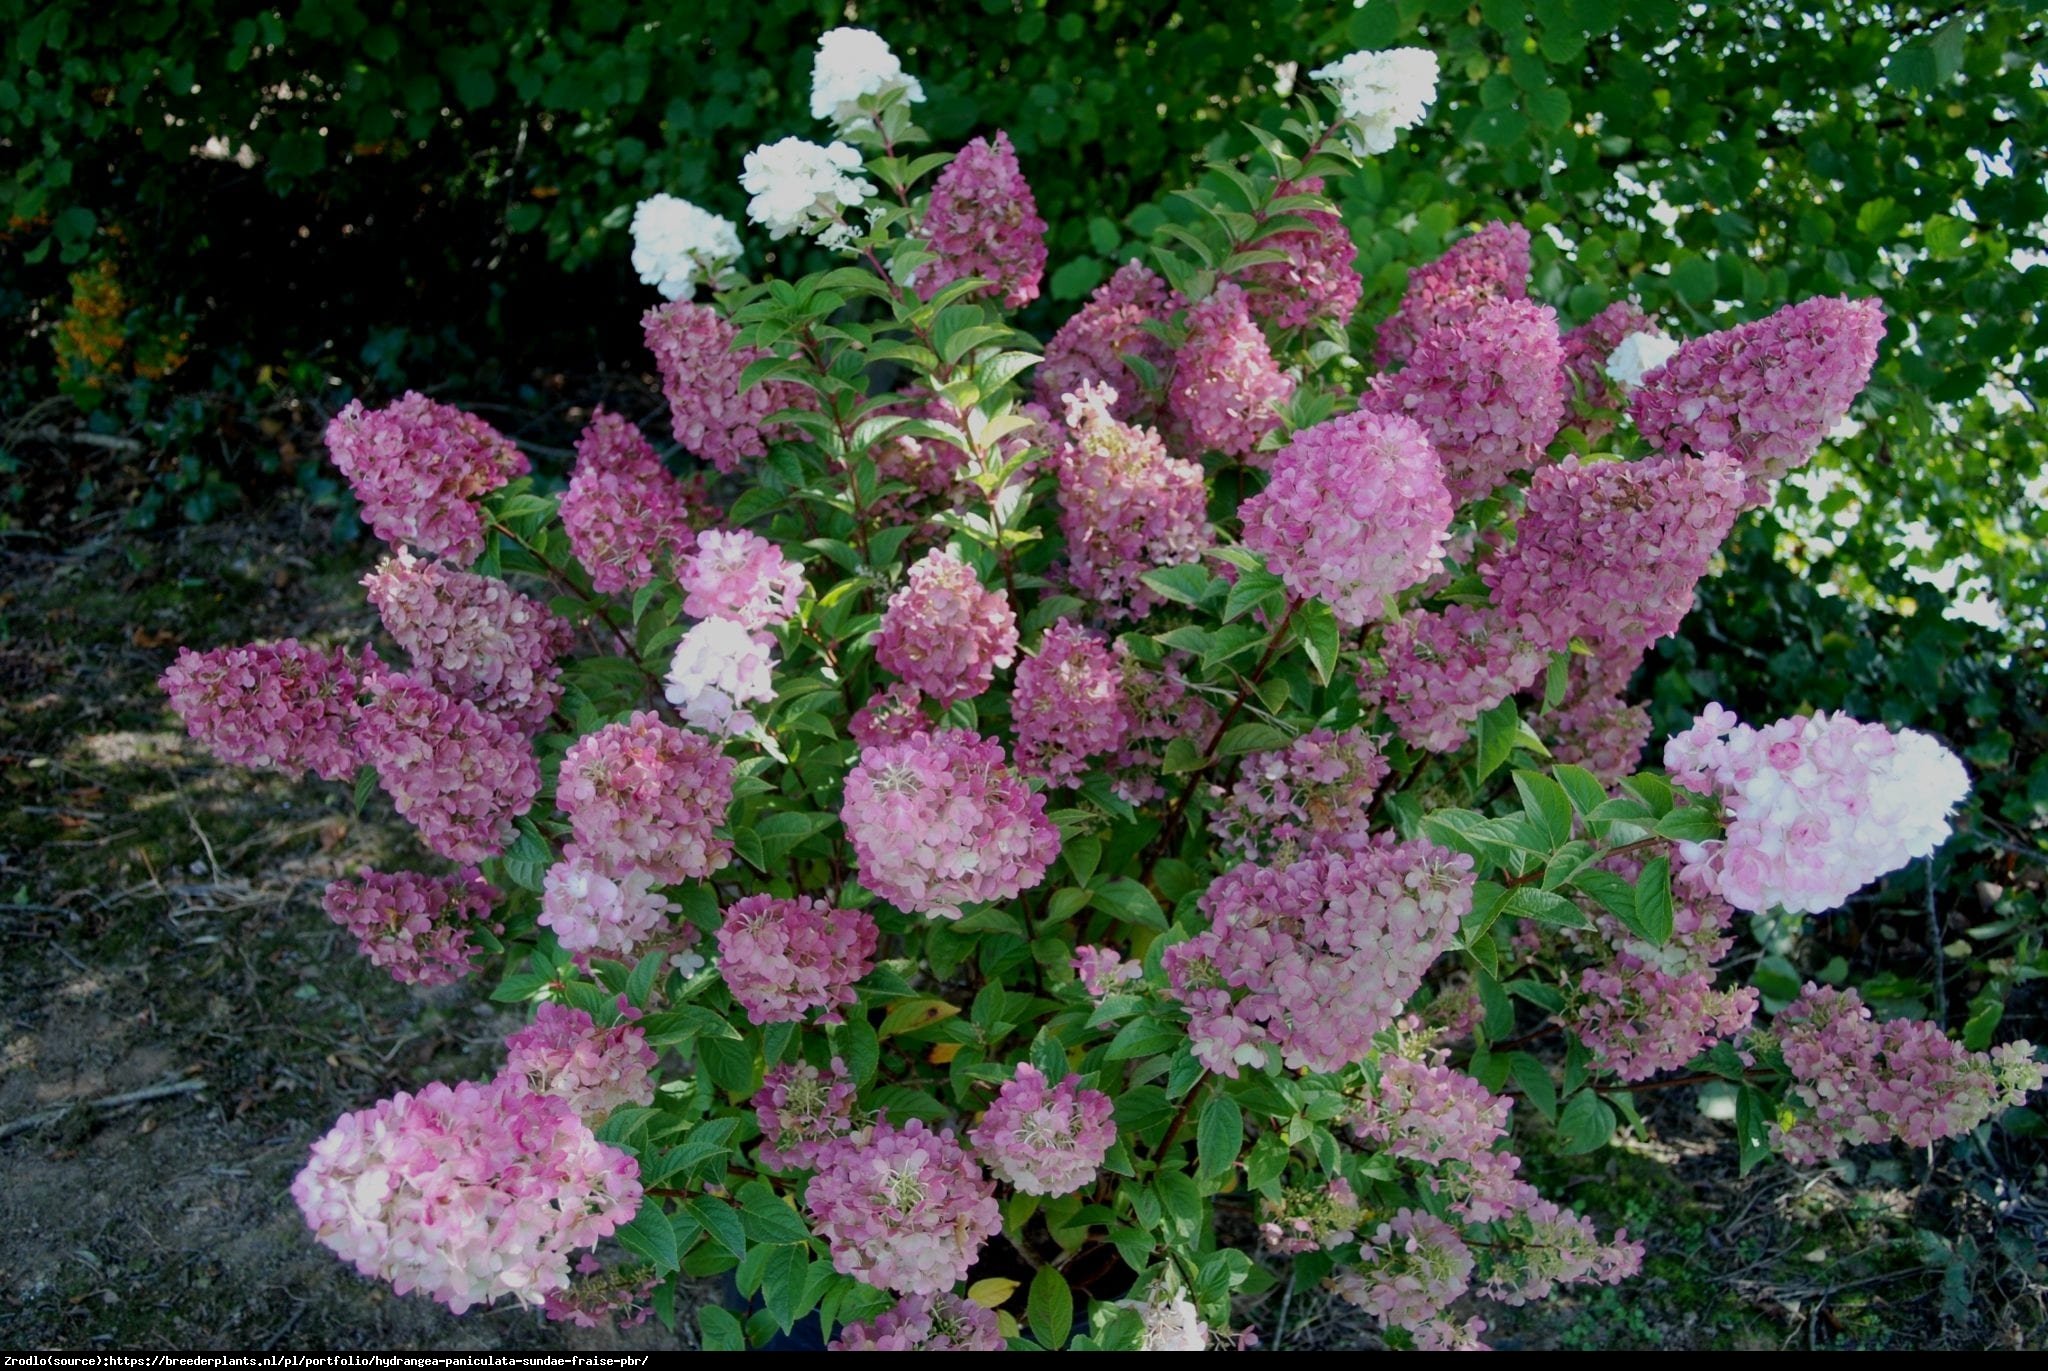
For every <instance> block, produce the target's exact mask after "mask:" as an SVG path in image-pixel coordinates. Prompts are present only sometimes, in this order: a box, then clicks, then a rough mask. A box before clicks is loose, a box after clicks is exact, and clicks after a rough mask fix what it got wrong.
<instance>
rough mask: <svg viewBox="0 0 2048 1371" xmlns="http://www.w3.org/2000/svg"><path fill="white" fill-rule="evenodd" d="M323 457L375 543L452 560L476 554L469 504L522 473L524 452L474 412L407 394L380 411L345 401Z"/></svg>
mask: <svg viewBox="0 0 2048 1371" xmlns="http://www.w3.org/2000/svg"><path fill="white" fill-rule="evenodd" d="M327 455H328V457H329V458H331V459H332V460H333V462H334V465H335V466H337V467H339V468H340V469H341V474H342V475H343V476H344V477H346V478H347V479H348V484H349V489H350V490H353V491H354V492H355V496H356V501H357V503H358V504H360V505H361V506H362V511H363V522H364V523H366V524H368V525H369V526H370V528H371V530H372V531H373V532H375V533H376V535H377V536H378V537H379V538H382V539H383V540H384V541H385V542H387V543H390V544H391V545H392V546H393V547H399V546H402V545H406V544H410V545H411V546H413V547H416V548H418V549H420V550H421V551H422V552H432V553H437V554H439V555H440V556H443V557H446V558H448V559H449V560H450V561H454V562H473V561H475V560H476V559H477V556H478V555H479V554H480V553H482V552H483V550H484V523H483V515H482V514H481V513H480V512H479V511H478V509H477V507H476V504H475V501H476V500H478V499H480V498H481V497H482V496H484V495H487V494H489V493H490V492H491V491H494V490H496V489H497V488H498V487H499V486H502V485H504V484H505V483H506V482H507V481H510V480H511V479H512V478H513V477H515V476H524V475H525V474H526V473H527V471H528V470H529V469H530V468H529V467H528V464H527V461H526V454H524V453H522V452H521V451H520V450H519V449H518V448H516V447H514V446H513V445H512V444H511V443H510V442H508V441H507V440H506V438H505V436H504V435H503V434H501V433H499V432H498V431H497V430H496V429H494V428H492V427H491V426H490V425H489V424H487V423H485V422H484V421H483V420H481V419H479V418H477V417H476V416H475V415H474V414H467V413H464V412H463V411H462V410H459V409H456V408H454V407H452V406H449V405H444V404H440V403H438V402H437V401H434V400H429V399H428V398H427V397H426V396H424V395H421V394H420V393H419V392H417V391H411V390H409V391H407V392H406V393H405V394H403V395H401V396H399V397H398V399H396V400H393V401H392V402H391V403H390V404H388V405H386V406H385V407H384V408H383V409H374V410H373V409H365V408H363V402H362V401H361V400H352V401H350V402H349V404H348V407H347V408H345V409H343V410H342V411H341V413H339V414H337V415H335V416H334V418H333V420H332V421H331V422H329V423H328V425H327Z"/></svg>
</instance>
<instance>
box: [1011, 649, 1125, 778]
mask: <svg viewBox="0 0 2048 1371" xmlns="http://www.w3.org/2000/svg"><path fill="white" fill-rule="evenodd" d="M1010 712H1011V721H1012V723H1014V724H1015V726H1016V729H1017V769H1018V770H1020V771H1022V772H1023V773H1024V774H1025V775H1027V776H1036V777H1040V778H1043V779H1044V780H1046V781H1049V782H1051V783H1052V784H1054V785H1069V786H1070V785H1075V784H1077V783H1079V782H1080V781H1081V780H1083V779H1085V778H1086V776H1087V774H1088V759H1089V758H1091V757H1101V756H1105V755H1107V754H1111V753H1114V752H1116V751H1117V750H1118V749H1120V748H1122V747H1123V745H1124V740H1125V739H1126V738H1128V737H1129V736H1130V732H1131V725H1132V719H1131V711H1130V707H1129V706H1128V705H1127V704H1126V703H1125V701H1124V679H1123V668H1122V666H1121V665H1120V664H1119V663H1118V662H1117V659H1116V653H1115V652H1113V651H1112V650H1111V649H1110V647H1109V645H1108V644H1107V643H1106V642H1104V641H1103V640H1102V637H1101V635H1100V634H1096V633H1092V632H1090V631H1089V630H1087V629H1085V628H1082V627H1081V626H1080V625H1079V624H1076V623H1074V622H1073V621H1072V620H1069V619H1061V620H1060V621H1059V622H1058V623H1055V624H1054V625H1053V626H1052V627H1051V628H1049V629H1047V630H1046V631H1045V640H1044V642H1042V643H1041V644H1040V645H1039V648H1038V651H1037V652H1036V653H1034V654H1033V655H1032V656H1029V657H1026V658H1025V659H1024V660H1023V662H1022V663H1020V664H1019V665H1018V667H1017V689H1016V692H1015V694H1014V695H1013V696H1012V697H1011V701H1010Z"/></svg>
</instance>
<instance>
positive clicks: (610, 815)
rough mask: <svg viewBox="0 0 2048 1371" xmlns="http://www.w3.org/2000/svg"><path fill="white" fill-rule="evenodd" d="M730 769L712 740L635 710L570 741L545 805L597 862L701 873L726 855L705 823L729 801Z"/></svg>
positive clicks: (683, 875) (715, 819)
mask: <svg viewBox="0 0 2048 1371" xmlns="http://www.w3.org/2000/svg"><path fill="white" fill-rule="evenodd" d="M732 778H733V761H732V758H730V757H728V756H726V755H725V754H724V753H723V752H722V751H720V750H719V746H718V744H717V742H715V741H714V740H712V739H711V738H708V737H706V736H705V735H703V734H701V733H694V732H690V731H687V730H684V729H680V728H676V727H675V726H673V725H671V724H666V723H663V722H662V721H661V719H660V718H659V717H658V716H656V715H654V714H651V713H649V712H647V711H645V710H641V711H638V712H636V713H635V714H634V715H633V716H632V717H631V718H630V719H627V720H626V721H624V722H622V723H613V724H606V725H605V726H604V727H603V728H600V729H598V730H597V731H596V732H595V733H586V734H585V735H584V736H582V737H581V738H578V739H577V740H576V741H575V742H574V743H573V744H571V745H570V747H569V750H568V752H567V753H566V754H564V756H563V757H562V776H561V783H560V784H559V785H558V786H557V787H556V793H555V804H556V806H557V807H558V808H560V809H561V811H562V813H563V814H564V815H565V816H567V818H568V820H569V826H570V829H571V831H572V832H573V833H574V834H575V839H576V845H577V848H578V851H579V852H580V854H581V856H582V858H583V860H585V861H588V862H589V863H590V864H591V865H592V866H593V867H595V868H596V869H597V870H598V871H601V872H603V873H604V874H606V875H608V876H612V877H614V878H618V877H621V876H623V875H624V874H625V873H627V872H632V871H644V872H646V873H647V874H648V875H649V876H651V877H653V878H654V879H655V880H656V881H657V882H660V883H663V884H673V883H675V882H678V881H694V880H701V879H703V878H704V877H706V876H709V875H710V874H711V873H712V872H714V871H717V870H718V869H720V868H721V867H723V866H724V865H725V864H726V863H727V862H729V861H731V860H732V842H731V840H730V839H727V838H723V837H720V836H719V835H718V833H717V832H716V831H715V830H716V829H718V828H719V827H720V826H722V825H723V824H724V823H725V815H726V811H727V810H728V809H729V808H731V806H732Z"/></svg>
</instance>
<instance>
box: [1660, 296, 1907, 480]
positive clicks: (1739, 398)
mask: <svg viewBox="0 0 2048 1371" xmlns="http://www.w3.org/2000/svg"><path fill="white" fill-rule="evenodd" d="M1884 331H1885V330H1884V306H1883V305H1882V304H1881V303H1879V302H1878V301H1876V300H1850V299H1847V298H1846V297H1844V298H1836V297H1832V296H1816V297H1815V298H1814V299H1811V300H1802V301H1800V302H1799V303H1798V304H1796V305H1787V306H1786V307H1785V308H1783V309H1781V310H1779V311H1778V312H1777V313H1775V314H1773V315H1770V316H1769V317H1768V318H1764V319H1759V320H1757V321H1755V322H1754V323H1748V324H1738V325H1736V326H1735V327H1734V328H1731V329H1724V330H1722V331H1721V332H1719V333H1709V334H1707V335H1705V336H1704V337H1700V338H1694V339H1693V340H1691V341H1690V342H1688V343H1687V344H1686V345H1685V346H1684V347H1681V348H1680V349H1679V350H1678V353H1677V355H1676V356H1674V357H1673V358H1672V359H1671V360H1670V361H1668V362H1666V363H1665V364H1664V365H1663V366H1662V367H1661V368H1659V369H1658V370H1656V371H1654V372H1652V373H1651V374H1650V375H1649V376H1647V377H1645V378H1644V381H1643V385H1642V386H1641V387H1640V388H1639V389H1638V390H1636V391H1635V393H1634V394H1633V395H1631V396H1630V397H1629V413H1630V414H1631V415H1632V416H1633V417H1634V419H1635V421H1636V428H1637V429H1638V430H1640V431H1641V433H1642V435H1643V438H1644V439H1645V440H1646V441H1647V442H1649V444H1650V445H1651V446H1652V447H1657V448H1661V449H1663V450H1664V451H1665V452H1668V453H1673V454H1676V453H1679V452H1691V453H1695V454H1705V453H1709V452H1729V453H1732V454H1734V455H1735V456H1737V457H1739V458H1741V460H1742V464H1743V467H1744V469H1745V470H1747V471H1748V473H1749V475H1750V477H1751V479H1752V481H1753V482H1755V483H1756V484H1757V487H1758V489H1759V492H1760V491H1761V487H1762V484H1763V483H1764V482H1766V481H1771V480H1775V479H1777V478H1778V477H1780V476H1783V475H1785V473H1787V472H1789V471H1794V470H1796V469H1798V468H1799V467H1803V466H1805V465H1806V464H1807V462H1808V461H1810V460H1811V459H1812V457H1813V454H1814V453H1815V452H1817V451H1819V450H1820V445H1821V441H1822V440H1823V439H1825V438H1826V437H1827V436H1828V433H1829V432H1830V431H1831V430H1832V429H1833V428H1834V427H1835V425H1837V424H1839V423H1840V422H1841V421H1842V420H1843V419H1845V418H1847V417H1848V414H1849V406H1851V405H1852V404H1854V403H1855V402H1856V397H1857V396H1858V395H1860V394H1862V393H1863V387H1864V386H1865V385H1867V384H1869V381H1870V369H1871V367H1872V366H1874V365H1875V364H1876V362H1877V345H1878V343H1879V342H1880V341H1881V340H1882V339H1883V338H1884ZM1759 500H1761V495H1759Z"/></svg>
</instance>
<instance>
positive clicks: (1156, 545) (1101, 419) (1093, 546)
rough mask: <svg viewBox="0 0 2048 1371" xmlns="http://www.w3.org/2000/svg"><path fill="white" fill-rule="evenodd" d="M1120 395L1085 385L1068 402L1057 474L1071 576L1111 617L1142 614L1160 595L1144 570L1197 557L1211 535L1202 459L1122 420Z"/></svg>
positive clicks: (1104, 614)
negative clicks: (1172, 450) (1175, 453)
mask: <svg viewBox="0 0 2048 1371" xmlns="http://www.w3.org/2000/svg"><path fill="white" fill-rule="evenodd" d="M1116 399H1117V393H1116V392H1115V391H1113V390H1110V389H1107V388H1106V387H1101V386H1097V385H1094V384H1083V385H1082V386H1081V387H1080V389H1079V390H1077V391H1076V392H1074V393H1073V394H1072V395H1069V396H1068V397H1067V401H1066V410H1065V412H1066V416H1067V421H1066V439H1067V441H1066V443H1065V445H1064V446H1062V447H1061V448H1060V451H1059V456H1058V458H1057V459H1056V463H1055V471H1056V474H1057V476H1058V478H1059V500H1060V532H1061V533H1062V534H1063V535H1064V536H1065V538H1066V543H1067V576H1068V579H1069V580H1071V581H1072V582H1073V585H1074V589H1075V590H1076V591H1078V592H1079V593H1080V594H1081V595H1082V596H1083V597H1084V598H1085V599H1088V600H1091V601H1093V602H1094V604H1095V612H1096V613H1097V614H1098V615H1100V616H1101V617H1103V618H1106V619H1129V618H1142V617H1144V615H1145V614H1146V613H1147V612H1149V611H1150V610H1151V609H1152V607H1153V606H1154V605H1157V604H1158V603H1159V602H1160V601H1159V596H1158V595H1157V594H1156V593H1155V592H1154V591H1153V590H1152V589H1151V588H1150V587H1148V586H1146V585H1145V584H1144V582H1143V581H1142V579H1140V578H1142V577H1143V576H1144V574H1145V573H1146V572H1148V571H1153V570H1156V569H1158V568H1160V567H1169V566H1180V565H1183V564H1185V563H1188V562H1192V561H1195V560H1197V559H1198V558H1200V557H1201V555H1202V553H1203V551H1204V550H1205V549H1206V548H1207V547H1208V546H1209V544H1210V542H1211V541H1212V530H1211V529H1210V527H1209V491H1208V485H1207V481H1206V478H1205V477H1204V475H1203V473H1202V468H1201V465H1200V464H1199V463H1197V462H1191V461H1183V460H1181V459H1180V458H1176V457H1171V456H1168V455H1167V451H1166V444H1165V443H1164V442H1163V441H1162V440H1161V439H1160V437H1159V434H1158V433H1157V432H1155V431H1154V430H1152V429H1148V428H1136V427H1133V426H1131V425H1129V424H1126V423H1124V422H1122V421H1120V420H1118V419H1117V418H1116V417H1115V415H1116V408H1117V404H1116Z"/></svg>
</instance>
